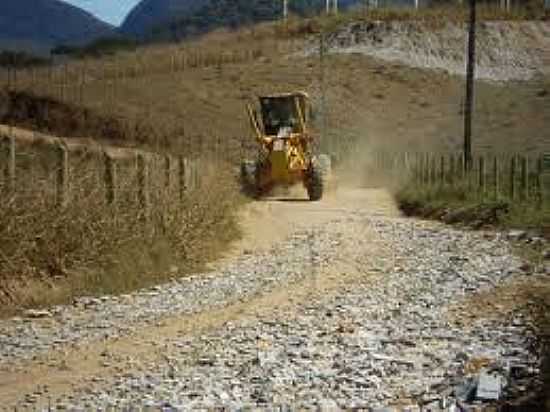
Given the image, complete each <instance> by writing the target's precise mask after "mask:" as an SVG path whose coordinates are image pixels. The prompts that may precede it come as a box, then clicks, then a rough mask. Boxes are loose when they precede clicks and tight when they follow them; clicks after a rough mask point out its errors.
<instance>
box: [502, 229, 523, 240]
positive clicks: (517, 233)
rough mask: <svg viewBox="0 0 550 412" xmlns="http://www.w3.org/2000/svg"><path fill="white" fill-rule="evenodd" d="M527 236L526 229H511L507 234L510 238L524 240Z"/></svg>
mask: <svg viewBox="0 0 550 412" xmlns="http://www.w3.org/2000/svg"><path fill="white" fill-rule="evenodd" d="M526 237H527V232H526V231H525V230H510V231H509V232H508V234H507V238H508V240H512V241H518V240H524V239H525V238H526Z"/></svg>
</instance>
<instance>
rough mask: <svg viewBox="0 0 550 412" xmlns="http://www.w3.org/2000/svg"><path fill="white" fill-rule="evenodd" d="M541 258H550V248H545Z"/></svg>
mask: <svg viewBox="0 0 550 412" xmlns="http://www.w3.org/2000/svg"><path fill="white" fill-rule="evenodd" d="M542 258H543V259H544V260H550V249H548V250H546V251H545V252H544V253H543V254H542Z"/></svg>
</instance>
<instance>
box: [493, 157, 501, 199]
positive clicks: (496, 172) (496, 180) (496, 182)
mask: <svg viewBox="0 0 550 412" xmlns="http://www.w3.org/2000/svg"><path fill="white" fill-rule="evenodd" d="M493 196H494V198H495V200H498V199H499V198H500V165H499V161H498V156H495V157H494V158H493Z"/></svg>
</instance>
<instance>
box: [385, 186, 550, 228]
mask: <svg viewBox="0 0 550 412" xmlns="http://www.w3.org/2000/svg"><path fill="white" fill-rule="evenodd" d="M395 196H396V199H397V202H398V204H399V206H400V207H401V209H402V210H403V211H404V212H405V213H406V214H409V215H417V216H421V217H426V218H436V219H440V220H443V221H446V222H448V223H458V224H466V225H470V226H474V227H482V226H493V227H497V228H527V229H540V230H542V231H543V232H544V233H546V232H547V231H548V229H550V202H548V201H546V202H545V203H544V204H543V205H540V204H538V202H537V201H536V200H535V199H530V200H529V201H523V202H522V201H516V200H514V201H512V200H510V199H507V198H505V197H499V198H498V199H496V198H495V197H494V196H492V198H491V196H490V195H487V196H480V195H479V194H478V193H476V192H475V190H471V189H469V187H468V185H467V184H458V185H456V186H454V187H449V186H443V187H442V186H432V187H418V186H416V185H407V186H403V187H401V188H399V189H397V190H396V192H395Z"/></svg>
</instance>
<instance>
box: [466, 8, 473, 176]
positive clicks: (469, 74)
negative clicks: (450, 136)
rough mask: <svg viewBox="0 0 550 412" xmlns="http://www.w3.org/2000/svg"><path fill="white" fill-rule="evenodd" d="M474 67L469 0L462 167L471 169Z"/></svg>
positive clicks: (471, 18) (471, 10) (471, 15)
mask: <svg viewBox="0 0 550 412" xmlns="http://www.w3.org/2000/svg"><path fill="white" fill-rule="evenodd" d="M475 68H476V0H470V27H469V30H468V62H467V66H466V103H465V106H466V107H465V108H464V169H465V170H466V171H468V172H469V171H470V170H472V114H473V107H474V80H475Z"/></svg>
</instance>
